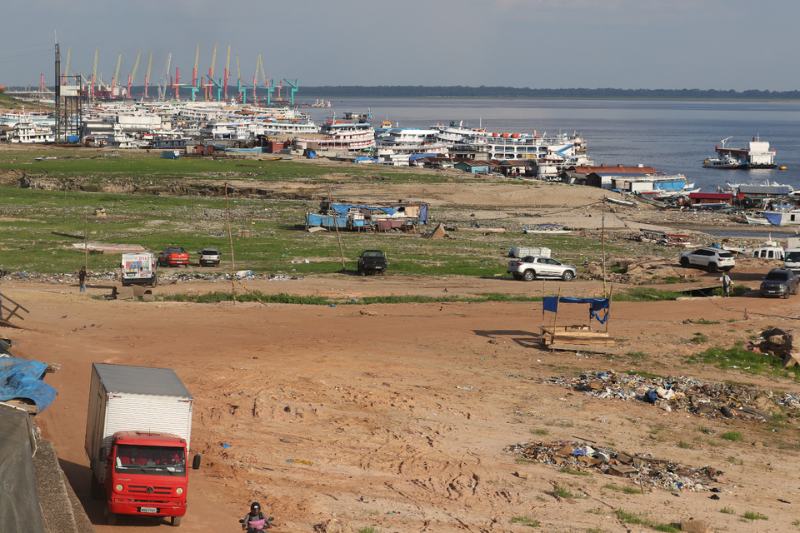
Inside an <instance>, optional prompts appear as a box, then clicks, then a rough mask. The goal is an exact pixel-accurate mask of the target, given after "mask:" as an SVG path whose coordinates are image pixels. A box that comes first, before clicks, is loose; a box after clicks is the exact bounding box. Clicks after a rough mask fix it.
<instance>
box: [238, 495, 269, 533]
mask: <svg viewBox="0 0 800 533" xmlns="http://www.w3.org/2000/svg"><path fill="white" fill-rule="evenodd" d="M239 522H241V523H242V529H246V530H247V533H263V531H264V530H265V529H267V528H268V527H269V522H270V521H269V520H268V519H267V517H265V516H264V513H262V512H261V504H260V503H258V502H253V503H251V504H250V512H249V513H248V514H246V515H245V517H244V518H243V519H242V520H239Z"/></svg>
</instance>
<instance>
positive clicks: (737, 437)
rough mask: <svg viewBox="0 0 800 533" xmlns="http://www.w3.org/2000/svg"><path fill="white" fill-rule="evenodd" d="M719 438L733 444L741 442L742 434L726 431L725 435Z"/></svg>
mask: <svg viewBox="0 0 800 533" xmlns="http://www.w3.org/2000/svg"><path fill="white" fill-rule="evenodd" d="M719 438H721V439H724V440H729V441H731V442H741V440H742V434H741V433H739V432H738V431H726V432H725V433H723V434H722V435H720V436H719Z"/></svg>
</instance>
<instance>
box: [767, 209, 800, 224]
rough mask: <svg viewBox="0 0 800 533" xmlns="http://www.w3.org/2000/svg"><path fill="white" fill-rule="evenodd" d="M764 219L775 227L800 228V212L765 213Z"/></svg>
mask: <svg viewBox="0 0 800 533" xmlns="http://www.w3.org/2000/svg"><path fill="white" fill-rule="evenodd" d="M764 218H765V219H767V221H768V222H769V223H770V224H772V225H773V226H800V210H798V209H792V210H789V211H764Z"/></svg>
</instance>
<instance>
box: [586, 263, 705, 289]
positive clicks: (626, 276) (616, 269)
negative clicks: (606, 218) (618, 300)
mask: <svg viewBox="0 0 800 533" xmlns="http://www.w3.org/2000/svg"><path fill="white" fill-rule="evenodd" d="M584 272H585V274H586V276H587V277H588V278H589V279H603V265H602V263H600V262H591V263H588V264H586V265H585V268H584ZM703 274H704V272H703V271H702V270H700V269H686V268H682V267H680V266H678V265H677V264H674V263H673V262H670V261H669V260H666V259H664V258H663V257H640V258H636V259H631V258H612V259H610V260H609V261H608V262H607V264H606V279H607V280H608V281H612V282H615V283H631V284H636V285H638V284H645V283H658V282H666V281H677V280H683V281H687V282H688V281H694V279H695V278H697V277H699V276H702V275H703Z"/></svg>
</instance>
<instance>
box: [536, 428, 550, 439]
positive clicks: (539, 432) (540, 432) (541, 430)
mask: <svg viewBox="0 0 800 533" xmlns="http://www.w3.org/2000/svg"><path fill="white" fill-rule="evenodd" d="M531 433H532V434H533V435H539V436H540V437H541V436H544V435H548V434H549V433H550V432H549V431H547V430H546V429H544V428H534V429H532V430H531Z"/></svg>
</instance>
